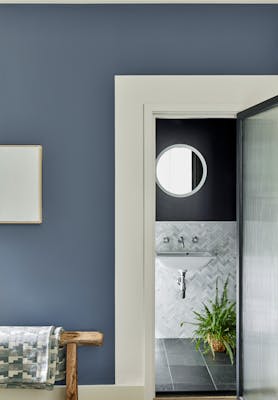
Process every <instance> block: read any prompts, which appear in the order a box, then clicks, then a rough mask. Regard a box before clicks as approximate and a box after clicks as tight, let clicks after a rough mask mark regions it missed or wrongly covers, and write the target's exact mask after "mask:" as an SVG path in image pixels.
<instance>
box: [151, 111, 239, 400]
mask: <svg viewBox="0 0 278 400" xmlns="http://www.w3.org/2000/svg"><path fill="white" fill-rule="evenodd" d="M155 241H156V258H155V370H156V382H155V383H156V385H155V386H156V393H157V395H167V394H172V395H173V394H179V395H181V394H184V395H189V394H200V395H205V394H207V395H214V394H221V395H222V394H223V395H229V394H230V395H234V394H235V393H236V367H235V364H236V362H235V357H236V304H235V302H236V259H237V254H236V252H237V250H236V120H235V119H226V118H221V119H220V118H219V119H216V118H207V119H206V118H203V119H171V118H158V119H156V233H155ZM217 291H218V293H217ZM223 316H225V317H223ZM215 320H216V321H217V323H215ZM213 323H214V326H213V327H212V324H213ZM223 332H224V333H223ZM225 332H226V333H227V332H228V334H226V333H225ZM225 335H226V336H225Z"/></svg>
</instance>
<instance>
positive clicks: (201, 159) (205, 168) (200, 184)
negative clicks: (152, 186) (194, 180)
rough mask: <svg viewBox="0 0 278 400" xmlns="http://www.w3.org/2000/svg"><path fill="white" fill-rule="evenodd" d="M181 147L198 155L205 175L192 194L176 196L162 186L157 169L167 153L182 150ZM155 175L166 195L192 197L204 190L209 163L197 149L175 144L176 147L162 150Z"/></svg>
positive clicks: (178, 195)
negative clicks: (177, 149) (176, 149)
mask: <svg viewBox="0 0 278 400" xmlns="http://www.w3.org/2000/svg"><path fill="white" fill-rule="evenodd" d="M181 147H182V148H186V149H189V150H191V151H192V152H193V153H195V154H196V156H197V157H198V158H199V160H200V161H201V164H202V167H203V175H202V178H201V180H200V182H199V183H198V185H197V186H196V187H195V188H194V189H193V190H192V191H190V192H188V193H184V194H176V193H173V192H170V191H168V190H167V189H165V188H164V186H163V185H162V183H161V182H160V181H159V179H158V176H157V167H158V163H159V161H160V159H161V157H162V156H163V155H164V154H165V153H166V152H167V151H169V150H171V149H174V148H181ZM155 175H156V183H157V185H158V186H159V188H160V189H161V190H162V191H163V192H164V193H166V194H168V195H169V196H172V197H180V198H183V197H189V196H192V195H193V194H195V193H197V192H198V191H199V190H200V189H201V188H202V186H203V185H204V183H205V181H206V178H207V163H206V160H205V159H204V157H203V155H202V154H201V153H200V152H199V151H198V150H197V149H195V147H192V146H189V145H187V144H174V145H172V146H168V147H166V148H165V149H164V150H162V152H161V153H159V155H158V156H157V159H156V169H155Z"/></svg>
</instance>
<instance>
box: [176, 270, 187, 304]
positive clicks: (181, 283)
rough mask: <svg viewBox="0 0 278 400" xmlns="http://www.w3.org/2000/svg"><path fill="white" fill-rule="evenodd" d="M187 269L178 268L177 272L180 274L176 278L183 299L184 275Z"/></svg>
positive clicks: (184, 291)
mask: <svg viewBox="0 0 278 400" xmlns="http://www.w3.org/2000/svg"><path fill="white" fill-rule="evenodd" d="M186 272H187V269H184V270H183V269H180V270H179V273H180V276H179V277H178V280H177V284H178V285H179V287H180V291H181V298H182V299H185V294H186V279H185V275H186Z"/></svg>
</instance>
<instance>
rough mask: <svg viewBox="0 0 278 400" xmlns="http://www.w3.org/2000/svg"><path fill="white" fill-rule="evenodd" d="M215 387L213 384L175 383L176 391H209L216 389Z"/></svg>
mask: <svg viewBox="0 0 278 400" xmlns="http://www.w3.org/2000/svg"><path fill="white" fill-rule="evenodd" d="M214 390H215V388H214V386H213V384H212V382H211V383H210V384H207V385H199V384H198V385H192V384H191V383H175V384H174V391H175V392H209V391H214Z"/></svg>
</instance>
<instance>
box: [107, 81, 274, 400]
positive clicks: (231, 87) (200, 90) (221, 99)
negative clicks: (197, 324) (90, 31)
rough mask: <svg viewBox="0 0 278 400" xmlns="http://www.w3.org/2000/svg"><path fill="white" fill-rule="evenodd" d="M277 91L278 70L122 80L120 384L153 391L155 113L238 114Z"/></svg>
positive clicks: (118, 89) (118, 126)
mask: <svg viewBox="0 0 278 400" xmlns="http://www.w3.org/2000/svg"><path fill="white" fill-rule="evenodd" d="M277 93H278V76H270V75H269V76H223V75H222V76H117V77H116V79H115V207H116V208H115V213H116V220H115V235H116V236H115V262H116V265H115V293H116V298H115V318H116V327H115V329H116V344H115V345H116V349H115V355H116V384H124V385H132V386H136V385H137V386H143V389H144V399H145V400H151V399H152V398H153V397H154V289H155V287H154V261H155V248H154V234H155V230H154V228H155V119H156V118H157V117H158V116H162V117H163V118H175V117H179V118H192V117H194V118H211V117H217V118H219V117H220V118H221V117H222V118H234V117H235V116H236V114H237V112H239V111H240V110H242V109H245V108H248V107H250V106H251V105H254V104H256V103H259V102H261V101H263V100H265V99H267V98H270V97H273V96H274V95H276V94H277Z"/></svg>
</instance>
